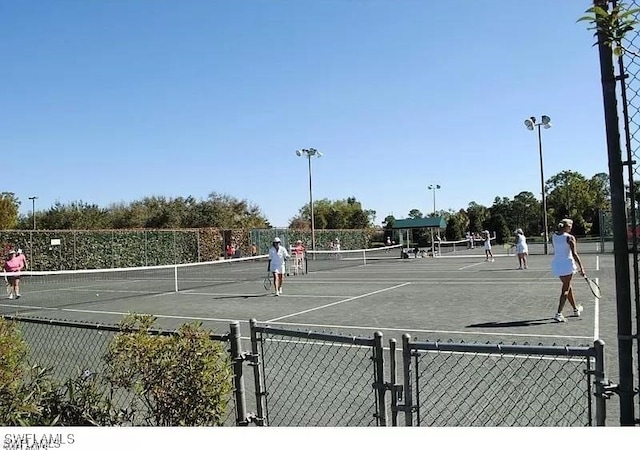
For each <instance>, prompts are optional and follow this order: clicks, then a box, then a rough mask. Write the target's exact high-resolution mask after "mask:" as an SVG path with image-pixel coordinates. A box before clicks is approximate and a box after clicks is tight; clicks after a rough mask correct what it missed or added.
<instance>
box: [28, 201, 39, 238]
mask: <svg viewBox="0 0 640 450" xmlns="http://www.w3.org/2000/svg"><path fill="white" fill-rule="evenodd" d="M37 199H38V197H29V200H31V216H32V217H33V229H34V230H35V229H36V200H37Z"/></svg>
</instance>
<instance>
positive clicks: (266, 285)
mask: <svg viewBox="0 0 640 450" xmlns="http://www.w3.org/2000/svg"><path fill="white" fill-rule="evenodd" d="M271 283H272V282H271V274H270V273H268V274H267V276H266V277H265V278H264V281H263V282H262V285H263V286H264V289H265V291H268V290H269V289H271Z"/></svg>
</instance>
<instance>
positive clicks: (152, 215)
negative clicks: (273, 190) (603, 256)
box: [0, 170, 640, 240]
mask: <svg viewBox="0 0 640 450" xmlns="http://www.w3.org/2000/svg"><path fill="white" fill-rule="evenodd" d="M635 187H636V189H635V193H636V196H637V195H638V194H637V193H638V192H639V191H640V189H638V186H635ZM545 192H546V196H547V216H548V223H549V226H550V228H551V229H553V224H554V223H556V222H558V221H559V220H561V219H563V218H565V217H571V218H572V219H573V220H574V231H575V233H576V234H581V235H586V234H599V233H600V223H599V220H598V217H599V211H606V210H609V204H610V192H609V177H608V175H607V174H606V173H597V174H595V175H594V176H592V177H591V178H586V177H585V176H584V175H582V174H580V173H578V172H574V171H571V170H565V171H562V172H560V173H558V174H556V175H554V176H552V177H551V178H549V179H548V180H547V181H546V183H545ZM636 200H637V199H636ZM19 207H20V200H19V199H18V198H17V197H16V196H15V195H14V194H13V193H11V192H3V193H1V194H0V229H23V230H28V229H31V228H32V227H33V216H32V215H31V214H27V215H20V214H19ZM313 210H314V211H313V213H314V225H315V228H316V229H363V228H372V227H376V224H375V218H376V211H374V210H371V209H366V208H364V207H363V205H362V204H361V202H360V201H358V200H357V199H356V198H355V197H348V198H346V199H339V200H329V199H321V200H316V201H314V208H313ZM433 215H434V214H433V213H430V214H427V215H423V213H422V212H421V211H420V210H419V209H412V210H410V211H409V212H408V217H410V218H419V217H429V216H433ZM436 215H438V216H443V217H444V218H445V219H446V221H447V229H446V230H445V232H444V233H445V237H446V238H447V239H448V240H459V239H462V238H463V237H464V236H465V234H466V232H467V231H471V232H476V231H481V230H484V229H488V230H491V231H495V232H496V233H497V234H498V235H500V236H511V235H512V234H513V230H515V229H516V228H522V229H523V230H524V232H525V234H526V235H529V236H539V235H541V234H542V233H543V225H542V224H543V220H542V205H541V202H540V200H538V198H537V197H536V195H534V194H533V193H531V192H528V191H523V192H520V193H519V194H517V195H516V196H514V197H513V199H510V198H508V197H495V199H494V202H493V204H492V205H491V206H488V207H487V206H484V205H481V204H478V203H476V202H475V201H471V202H470V203H469V204H468V207H467V208H466V209H460V210H459V211H453V210H448V211H439V212H436ZM310 218H311V211H310V207H309V204H308V203H307V204H305V205H303V206H302V207H301V208H300V209H299V210H298V213H297V214H296V215H295V216H294V217H292V218H291V220H290V222H289V224H288V226H289V227H290V228H294V229H309V228H310V224H311V221H310ZM35 219H36V223H37V228H38V229H50V230H56V229H57V230H60V229H84V230H91V229H137V228H153V229H172V228H174V229H175V228H207V227H212V228H220V229H240V228H271V224H270V223H269V220H268V218H267V217H266V216H265V214H264V213H263V212H262V210H261V209H260V207H259V206H257V205H255V204H252V203H250V202H249V201H247V200H240V199H237V198H235V197H233V196H230V195H226V194H219V193H216V192H212V193H211V194H209V196H208V197H207V198H206V199H204V200H196V199H195V198H193V197H186V198H185V197H176V198H167V197H162V196H152V197H145V198H143V199H142V200H137V201H133V202H131V203H117V204H112V205H110V206H108V207H104V208H103V207H100V206H98V205H95V204H89V203H85V202H83V201H77V202H72V203H69V204H61V203H59V202H56V203H55V204H54V205H53V206H52V207H50V208H49V209H47V210H44V211H35ZM394 220H395V217H393V216H387V217H385V218H384V221H383V222H382V224H383V226H384V227H386V228H389V229H390V228H391V227H392V226H393V222H394Z"/></svg>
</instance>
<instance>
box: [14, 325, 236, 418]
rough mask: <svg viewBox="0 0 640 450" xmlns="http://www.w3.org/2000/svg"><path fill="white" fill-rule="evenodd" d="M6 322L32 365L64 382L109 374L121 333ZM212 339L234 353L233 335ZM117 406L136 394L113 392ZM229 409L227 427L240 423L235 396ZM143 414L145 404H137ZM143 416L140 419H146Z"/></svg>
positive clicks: (172, 332) (114, 328)
mask: <svg viewBox="0 0 640 450" xmlns="http://www.w3.org/2000/svg"><path fill="white" fill-rule="evenodd" d="M2 319H3V320H10V321H15V322H17V323H18V324H19V328H20V331H21V334H22V337H23V339H24V341H25V342H26V344H27V346H28V349H29V354H28V362H29V364H30V365H37V366H39V367H42V368H46V369H48V370H50V374H51V376H52V378H53V379H54V380H56V381H58V382H60V383H65V382H66V381H68V380H74V379H85V378H87V377H90V376H98V377H100V376H102V375H103V374H104V372H105V361H104V356H105V355H106V354H107V349H108V347H109V343H110V342H111V340H112V339H113V338H114V337H115V336H116V335H117V334H118V333H120V332H121V330H120V328H119V327H118V326H115V325H104V324H96V323H87V322H73V321H68V320H65V321H62V320H51V319H45V318H38V317H20V316H9V315H5V316H2ZM149 332H150V334H152V335H155V336H172V335H177V331H175V330H160V329H155V330H150V331H149ZM210 339H212V340H214V341H220V342H221V343H222V344H223V346H224V348H225V350H226V351H227V352H228V353H230V351H231V349H230V342H229V341H230V339H229V335H216V334H211V335H210ZM109 395H110V396H111V400H112V401H113V403H114V406H115V407H119V408H125V407H127V406H130V405H133V404H134V403H135V402H134V393H133V392H132V391H131V390H128V389H122V388H119V389H115V390H113V391H110V392H109ZM229 400H230V401H229V407H228V410H227V413H226V417H225V420H224V424H225V425H227V426H229V425H234V424H235V423H236V413H237V409H236V402H235V397H232V398H230V399H229ZM135 407H136V408H137V409H138V410H139V411H140V408H144V405H142V404H140V403H135ZM142 412H143V414H138V415H137V417H138V418H139V419H140V418H143V417H144V416H145V415H144V411H142ZM130 425H148V423H146V422H134V423H131V424H130Z"/></svg>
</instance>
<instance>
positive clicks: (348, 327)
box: [269, 319, 591, 339]
mask: <svg viewBox="0 0 640 450" xmlns="http://www.w3.org/2000/svg"><path fill="white" fill-rule="evenodd" d="M274 320H276V319H274ZM550 320H551V319H550ZM269 323H271V324H273V325H289V326H295V327H307V328H308V327H316V328H341V329H349V330H365V331H366V330H371V331H389V332H403V333H440V334H462V335H478V336H517V337H535V338H563V339H567V338H569V339H591V336H570V335H569V336H568V335H565V334H524V333H489V332H478V331H451V330H427V329H407V328H386V327H360V326H351V325H324V324H312V323H293V322H273V321H269Z"/></svg>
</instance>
